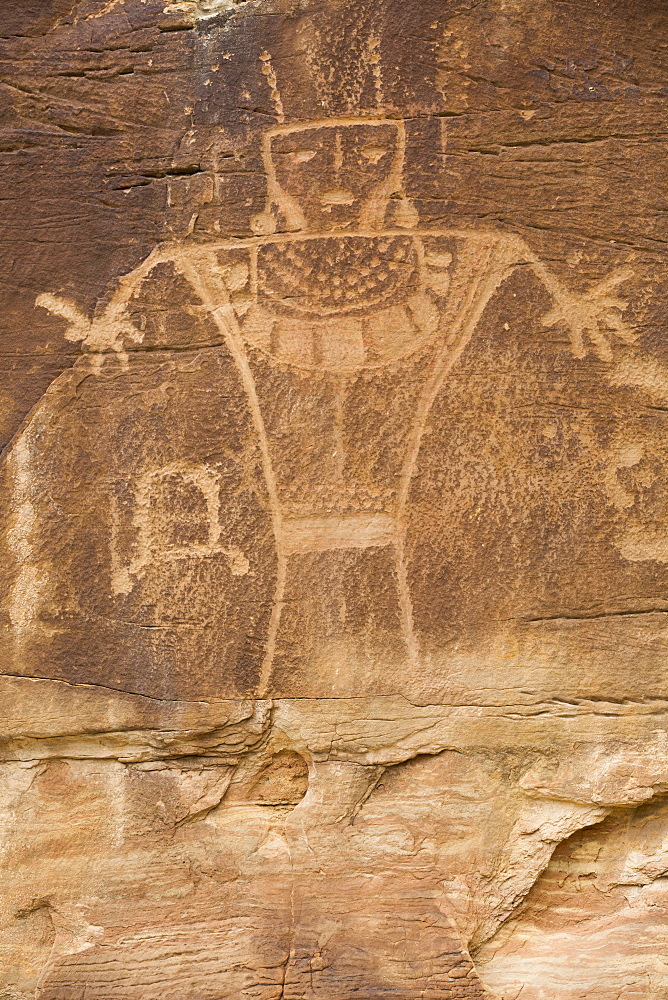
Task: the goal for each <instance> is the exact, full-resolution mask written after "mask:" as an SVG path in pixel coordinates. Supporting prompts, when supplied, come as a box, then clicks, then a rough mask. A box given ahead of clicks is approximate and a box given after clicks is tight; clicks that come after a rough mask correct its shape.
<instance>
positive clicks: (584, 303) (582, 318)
mask: <svg viewBox="0 0 668 1000" xmlns="http://www.w3.org/2000/svg"><path fill="white" fill-rule="evenodd" d="M509 252H510V262H511V264H510V266H511V267H512V266H518V265H520V264H528V265H529V266H530V267H531V269H532V270H533V271H534V273H535V274H536V275H537V277H538V278H539V279H540V281H541V282H542V283H543V285H544V286H545V288H546V289H547V291H548V292H549V293H550V295H551V297H552V300H553V307H552V309H550V310H548V312H547V313H545V315H544V316H543V317H542V322H543V325H544V326H555V325H557V324H563V325H565V326H566V327H567V329H568V332H569V337H570V342H571V350H572V352H573V356H574V357H576V358H584V357H586V356H587V355H588V354H590V353H593V354H594V355H595V356H596V357H597V358H599V359H600V360H601V361H607V362H610V361H612V360H613V352H612V346H613V343H614V342H615V340H618V341H621V342H622V343H623V344H626V345H631V344H633V343H634V342H635V339H636V335H635V332H634V330H633V329H632V328H631V326H630V325H629V324H628V323H627V322H626V321H625V320H624V312H625V310H626V309H627V308H628V301H627V300H626V299H624V298H622V297H621V296H620V295H618V294H617V290H618V288H619V286H620V285H622V284H624V282H626V281H628V280H629V279H630V278H631V277H633V271H632V270H631V268H630V267H627V266H624V267H618V268H615V269H614V270H613V271H611V272H610V274H608V275H606V277H604V278H602V279H601V280H600V281H595V282H592V283H591V284H590V285H589V287H588V288H587V290H586V291H585V292H584V293H582V292H577V291H571V290H570V289H569V288H566V287H565V286H564V285H563V284H562V282H561V281H559V279H558V278H557V277H556V276H555V275H554V273H553V272H552V271H551V270H550V269H549V267H548V266H547V265H546V264H545V263H544V262H543V261H542V260H540V258H539V257H538V256H537V255H536V254H535V253H534V252H533V251H532V250H531V249H530V248H529V247H528V246H527V245H526V244H525V243H524V242H523V241H522V240H521V239H519V238H514V239H513V240H512V241H510V242H509Z"/></svg>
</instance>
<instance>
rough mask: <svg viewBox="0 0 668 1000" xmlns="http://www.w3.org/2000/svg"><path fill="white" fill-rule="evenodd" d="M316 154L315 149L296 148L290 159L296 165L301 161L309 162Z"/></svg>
mask: <svg viewBox="0 0 668 1000" xmlns="http://www.w3.org/2000/svg"><path fill="white" fill-rule="evenodd" d="M314 156H315V149H296V150H295V151H294V153H293V154H292V156H291V157H290V159H291V160H292V163H293V164H294V165H295V166H298V165H299V164H300V163H308V162H309V160H312V159H313V157H314Z"/></svg>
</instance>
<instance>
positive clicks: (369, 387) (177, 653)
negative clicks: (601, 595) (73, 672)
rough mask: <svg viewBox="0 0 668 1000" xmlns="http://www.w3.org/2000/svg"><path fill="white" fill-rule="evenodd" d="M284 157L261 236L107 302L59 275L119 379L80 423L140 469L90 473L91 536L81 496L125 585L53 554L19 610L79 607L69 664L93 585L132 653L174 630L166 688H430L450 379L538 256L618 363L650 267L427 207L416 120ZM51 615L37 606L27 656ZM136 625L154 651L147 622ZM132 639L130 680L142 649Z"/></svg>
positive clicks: (97, 443) (310, 141) (209, 246)
mask: <svg viewBox="0 0 668 1000" xmlns="http://www.w3.org/2000/svg"><path fill="white" fill-rule="evenodd" d="M262 156H263V162H264V168H265V172H266V178H267V204H266V208H265V210H264V212H262V213H261V214H260V215H259V216H256V217H255V218H254V220H253V228H254V230H255V232H256V235H255V236H253V237H251V238H248V239H233V240H226V241H218V242H213V241H210V242H207V243H201V242H200V243H194V242H193V243H188V242H184V243H177V244H168V245H163V246H160V247H158V248H157V249H156V250H155V251H154V252H153V253H152V254H151V255H150V256H149V257H148V258H147V260H145V261H144V262H143V263H142V264H140V265H139V266H138V267H137V268H136V269H135V270H134V271H133V272H132V273H130V274H128V275H126V276H125V277H124V278H122V279H121V281H120V283H119V285H118V288H117V290H116V291H115V292H114V293H113V295H112V297H111V298H110V300H109V301H108V303H107V304H106V306H105V307H104V308H102V309H101V310H100V311H99V313H98V315H97V316H96V317H95V318H94V319H93V320H92V322H88V321H87V320H85V319H84V318H83V317H81V316H80V315H79V314H78V313H77V311H76V309H75V307H74V306H73V305H71V304H68V303H66V302H64V301H63V300H61V299H58V298H56V297H54V296H52V295H50V294H44V295H42V296H40V297H39V299H38V305H39V306H42V307H44V308H47V309H50V310H51V311H52V312H55V313H57V314H60V315H62V316H63V317H64V318H65V319H67V320H68V321H69V323H70V326H69V333H68V336H70V337H72V338H74V339H77V338H78V339H82V340H83V341H84V345H85V347H86V348H87V349H88V352H89V353H88V355H87V357H86V359H85V360H84V361H83V362H82V363H81V364H82V365H83V366H84V367H85V369H86V373H87V375H86V377H88V375H90V378H91V379H92V380H93V381H92V384H95V383H99V385H100V387H101V386H102V385H106V386H107V388H106V389H105V393H106V395H105V399H106V400H107V404H106V405H107V411H106V413H105V418H104V421H103V422H102V425H101V427H100V431H99V432H94V431H93V430H92V428H91V425H90V424H89V425H88V429H87V430H86V432H81V431H80V429H79V430H76V431H73V433H77V434H79V435H80V438H81V439H82V440H83V442H92V446H93V450H94V451H95V450H96V449H101V451H100V455H103V454H106V455H109V454H110V453H112V454H113V455H114V456H115V457H117V458H118V462H119V468H118V476H117V477H116V480H115V482H114V476H109V475H108V474H106V475H105V474H103V473H102V471H101V467H100V466H99V465H98V464H97V462H96V461H95V460H94V459H93V460H92V466H91V469H92V470H95V469H100V473H101V478H100V479H99V481H98V480H97V479H96V474H95V472H94V471H90V470H89V471H88V472H86V473H85V474H84V473H82V489H86V490H88V491H89V495H90V496H91V497H95V499H94V500H92V501H91V514H94V516H95V517H96V518H98V517H100V514H101V511H103V510H104V511H106V528H104V529H100V528H99V527H98V528H95V529H94V528H92V527H91V530H90V534H89V538H88V541H86V540H85V530H84V525H85V523H86V519H85V518H82V516H81V512H78V513H77V515H76V518H75V521H76V525H77V542H76V544H73V545H72V547H71V549H72V551H73V552H74V551H79V552H81V551H85V552H87V557H86V558H87V559H88V560H89V565H91V563H90V558H91V546H92V547H93V548H94V549H95V550H96V555H95V557H94V558H93V560H92V565H94V566H96V567H100V566H103V567H105V568H104V569H103V571H102V573H101V574H100V573H99V572H98V573H97V575H98V576H101V578H102V579H103V580H105V581H106V582H107V586H106V593H104V594H103V593H102V591H101V587H100V583H99V582H96V583H95V584H94V585H93V586H92V587H91V586H90V585H89V584H88V583H86V584H85V585H84V586H83V591H82V592H81V593H77V590H78V587H79V586H80V583H81V581H83V580H84V579H85V576H86V574H85V573H82V572H81V571H80V570H79V571H76V572H75V571H74V569H73V567H72V566H71V565H69V564H68V563H67V562H65V564H62V563H61V564H58V563H57V561H54V562H52V564H51V568H50V569H49V571H48V573H47V572H45V571H44V570H40V571H39V572H37V573H35V574H33V575H32V577H30V579H31V580H32V586H33V592H32V597H30V598H29V599H28V600H27V602H26V600H24V602H23V607H24V610H23V611H21V612H20V613H18V612H17V613H18V614H19V617H20V616H21V614H23V615H24V617H25V605H26V603H27V604H28V605H29V606H31V607H33V609H34V611H35V613H37V614H38V615H39V614H41V613H43V612H44V607H45V606H46V605H50V607H51V611H50V612H48V613H47V617H49V614H51V615H54V616H55V619H58V621H57V622H56V621H54V622H52V623H51V625H50V626H49V627H48V628H47V632H49V631H50V632H51V639H52V641H53V642H55V643H56V644H58V643H59V642H60V643H63V642H64V646H63V653H62V655H63V656H67V657H69V658H70V660H71V654H70V653H66V652H65V650H66V649H67V642H66V641H65V640H64V639H63V636H64V635H66V634H67V631H68V628H69V627H70V625H69V624H68V625H66V624H65V623H64V622H63V621H62V616H63V614H65V616H66V617H67V616H70V624H71V625H72V627H74V628H75V630H76V628H77V627H80V626H76V625H75V623H74V621H73V620H72V619H73V618H76V619H77V620H78V621H79V622H80V620H81V615H82V612H83V616H84V617H85V615H86V605H88V608H89V612H90V613H92V615H93V618H97V619H99V620H100V621H101V622H103V625H102V626H101V627H102V628H103V630H104V631H105V634H106V646H107V648H108V649H109V650H113V649H114V643H115V642H116V641H118V639H119V634H122V633H123V632H124V631H125V632H127V631H128V629H129V630H130V633H131V632H132V626H133V625H134V626H136V627H137V629H139V630H142V631H141V632H140V637H141V643H144V644H145V643H146V641H147V640H146V637H145V632H146V629H147V628H148V629H151V630H153V634H152V635H151V636H150V642H149V648H148V649H147V648H145V650H144V654H145V658H146V659H145V662H146V660H148V662H150V663H151V664H153V666H152V667H151V669H150V670H149V671H148V673H149V675H150V677H151V678H153V680H151V681H147V683H146V688H147V690H148V689H150V686H151V684H152V683H155V678H156V677H157V676H160V677H162V678H163V680H162V681H161V682H160V683H159V685H158V687H159V689H160V690H163V689H165V688H166V689H168V690H173V691H175V692H179V693H183V694H185V693H188V694H192V695H194V696H197V695H198V694H199V693H202V694H210V693H212V691H216V692H219V693H229V692H230V691H232V692H239V691H246V692H250V691H254V692H255V693H257V694H261V695H266V694H268V693H270V692H276V693H279V694H281V693H282V694H300V693H305V694H310V695H321V696H326V695H328V694H338V695H340V694H346V693H348V694H350V693H362V692H365V693H369V694H376V693H394V692H396V691H397V690H399V691H401V692H404V693H408V692H410V691H414V690H415V689H416V685H418V686H419V678H420V675H421V649H420V637H419V635H418V632H417V630H416V627H415V615H414V606H413V605H414V601H413V597H412V592H411V580H410V578H409V576H410V574H409V571H408V563H407V549H406V544H407V543H406V537H407V536H406V533H407V528H408V525H409V521H410V516H409V515H410V511H409V509H408V507H409V500H410V496H411V490H412V487H413V480H414V476H415V472H416V467H417V463H418V460H419V455H420V451H421V446H422V443H423V438H424V435H425V433H427V432H428V431H429V426H430V419H431V416H430V415H431V410H432V406H433V403H434V401H435V400H436V399H437V397H438V396H439V393H441V391H442V389H443V387H444V385H446V383H447V380H448V378H449V376H450V375H451V373H452V372H453V371H455V370H456V366H457V364H458V362H459V360H460V358H461V357H462V354H463V352H464V351H465V350H466V348H467V346H468V345H469V343H470V342H471V340H472V338H474V337H475V333H476V328H477V326H478V324H479V321H480V320H481V317H482V316H483V314H484V312H485V309H486V307H487V305H488V303H489V302H490V300H491V299H492V297H493V296H494V295H495V293H496V292H497V290H498V289H499V288H500V287H501V286H502V285H503V284H504V283H505V282H507V281H508V280H509V278H510V277H511V275H512V274H513V272H514V271H515V270H516V269H518V268H520V267H523V268H524V269H526V268H527V267H528V268H529V269H530V270H531V271H532V272H533V273H534V274H535V276H536V277H537V278H538V279H539V281H540V283H541V284H542V286H543V287H544V290H545V291H546V292H547V294H548V295H549V297H550V299H551V306H550V311H549V313H548V314H547V316H545V310H544V311H543V316H544V321H545V322H547V323H555V322H559V321H563V322H564V323H565V324H566V325H567V327H568V329H569V331H570V336H571V348H572V354H573V355H574V356H575V357H576V358H581V357H583V356H584V355H585V353H587V352H588V351H589V350H590V349H593V351H594V352H595V354H597V355H598V356H599V358H601V359H603V360H606V359H609V358H610V357H611V347H610V339H611V338H610V336H609V335H610V334H611V333H614V334H616V335H618V336H620V337H621V338H622V339H624V340H628V339H629V336H630V335H629V333H628V331H627V330H626V328H625V326H624V324H623V322H622V320H621V309H622V307H623V305H624V303H623V302H622V301H621V300H619V299H617V298H615V297H614V294H613V292H614V286H615V285H616V284H617V283H618V282H620V281H621V280H623V279H624V278H625V277H627V276H628V274H627V272H624V271H622V272H618V273H616V274H615V275H613V276H612V277H611V278H610V279H608V280H606V281H604V282H602V283H601V284H600V285H599V286H596V287H595V288H594V289H592V290H591V292H590V294H589V296H588V297H582V296H578V295H574V294H571V293H569V292H568V291H567V290H565V289H564V288H563V287H562V286H561V285H560V283H559V282H558V281H557V280H556V279H555V278H554V277H553V275H552V274H551V273H550V272H549V270H548V269H547V268H546V267H545V266H544V265H543V264H542V263H541V262H540V261H539V260H538V259H537V258H536V257H535V256H534V255H533V254H532V252H531V251H530V250H529V249H528V248H527V246H526V245H525V244H523V243H522V242H521V241H520V240H518V239H516V238H514V237H512V236H508V235H505V234H500V233H496V232H489V231H482V232H478V231H473V230H469V229H466V230H461V231H460V230H455V229H435V228H429V229H421V228H420V226H419V220H418V218H417V214H416V212H415V209H414V208H413V206H412V204H411V203H410V201H409V200H408V198H407V195H406V178H405V172H406V169H407V167H406V133H405V126H404V122H403V121H402V120H401V119H392V118H386V117H379V116H378V115H360V114H356V115H354V116H347V117H335V118H329V119H322V120H315V121H310V122H299V123H296V124H285V123H284V122H279V124H277V125H276V126H274V127H272V128H270V129H269V130H268V131H266V132H265V134H264V136H263V140H262ZM170 310H171V316H172V318H171V320H170V319H169V316H170ZM179 316H180V317H181V319H180V320H179ZM179 322H181V325H182V327H184V328H185V326H189V327H190V330H191V332H190V333H183V334H182V336H184V337H185V338H186V339H185V340H183V342H182V343H181V344H177V345H176V346H178V347H179V350H181V351H182V350H183V348H185V347H188V348H191V349H192V350H193V351H195V352H199V355H198V357H199V360H198V361H195V360H193V359H191V361H190V362H189V363H188V364H185V361H184V359H185V358H186V357H187V355H183V354H180V353H175V354H172V355H168V354H167V353H165V354H164V355H162V356H161V355H160V354H159V353H158V354H156V353H154V352H155V351H156V350H157V349H158V348H159V347H160V336H162V337H163V347H164V350H165V352H167V351H168V349H169V348H170V347H172V348H173V347H174V346H175V344H174V339H173V338H172V340H171V342H170V341H169V339H167V340H165V337H166V336H167V335H166V333H165V331H166V330H167V329H168V327H169V324H170V323H171V325H172V328H174V327H175V326H178V324H179ZM156 324H161V330H162V334H160V333H156V332H155V331H156V329H157V327H156ZM152 337H153V341H151V338H152ZM188 337H190V341H188V339H187V338H188ZM149 347H151V348H153V351H147V350H146V348H149ZM158 358H160V360H161V366H160V368H159V370H158V369H156V367H155V365H156V361H157V360H158ZM221 358H224V361H221ZM146 364H149V365H152V366H153V367H152V368H151V373H150V375H149V374H148V372H147V369H146V367H145V366H146ZM221 364H222V365H223V367H224V369H225V371H224V374H223V375H221ZM138 365H139V368H138ZM214 368H215V371H216V373H217V374H216V375H215V377H214V375H213V374H212V371H213V369H214ZM139 369H141V375H140V374H139ZM205 369H206V373H205ZM81 370H82V371H83V369H81ZM179 370H180V371H181V372H182V377H181V380H180V381H178V379H176V374H175V373H176V372H177V371H179ZM77 371H78V370H77ZM167 371H169V375H168V377H166V372H167ZM112 373H113V375H112ZM119 377H120V381H121V383H122V382H123V381H124V380H128V379H133V378H140V379H141V380H145V379H147V378H148V379H149V381H150V382H151V389H150V391H149V390H147V389H146V388H144V389H142V400H143V404H142V405H148V402H147V401H148V399H149V398H152V400H153V401H152V403H151V405H150V406H149V407H148V408H149V410H150V411H151V414H152V415H151V416H148V414H146V415H145V416H144V417H142V415H141V413H138V412H137V411H135V412H134V415H133V414H132V413H131V412H130V410H129V409H128V406H127V400H126V401H125V402H123V401H120V400H119V404H118V405H119V407H120V410H119V412H118V414H115V408H114V405H109V404H110V401H111V399H112V396H113V394H114V390H113V388H112V387H113V386H114V385H116V386H118V384H119V383H118V381H116V380H117V379H118V378H119ZM68 378H71V376H68ZM165 378H166V380H167V382H169V384H170V388H168V387H167V384H166V382H165ZM221 378H222V379H223V383H224V384H223V383H220V381H219V380H220V379H221ZM109 379H111V383H110V384H109V385H107V380H109ZM202 380H203V381H204V383H205V384H206V386H207V388H206V391H202V389H201V384H200V383H201V382H202ZM217 381H218V387H217V388H216V384H217ZM232 385H233V386H234V388H233V389H231V388H230V386H232ZM160 386H162V388H161V387H160ZM87 388H88V389H89V391H90V384H89V385H88V386H87ZM78 395H79V394H78ZM231 400H232V401H233V402H232V403H231V402H230V401H231ZM120 411H122V413H121V412H120ZM35 419H36V421H38V420H39V417H36V418H35ZM156 421H157V422H156ZM172 421H173V422H174V424H175V428H176V429H175V431H174V433H172V432H171V431H170V430H169V427H170V426H171V422H172ZM58 433H59V434H61V435H62V434H63V433H64V431H63V428H62V426H60V425H59V431H58ZM100 434H101V435H102V436H101V437H100ZM93 438H94V439H95V440H94V441H93ZM41 439H42V440H44V432H41ZM214 441H215V446H214V445H213V442H214ZM79 447H80V448H81V447H84V450H85V446H84V445H81V444H80V445H79ZM207 456H208V457H207ZM114 460H115V459H111V460H110V461H111V463H112V465H113V461H114ZM26 461H27V460H26ZM464 471H465V470H462V473H463V474H464ZM20 477H21V471H20V470H19V472H18V474H17V482H18V481H19V480H20ZM21 488H23V487H21V486H20V485H19V487H18V489H19V490H20V489H21ZM56 492H57V491H56ZM67 523H68V522H67V517H66V518H65V524H64V525H61V533H62V532H63V531H65V532H66V526H67ZM442 530H443V531H445V532H447V531H448V526H447V525H444V526H443V529H442ZM100 545H101V546H102V548H100ZM103 549H105V550H106V554H105V553H104V551H103ZM29 564H30V558H28V559H27V560H25V561H24V568H23V573H24V580H23V581H22V580H19V582H18V584H16V586H15V593H17V594H18V593H19V592H21V593H22V592H23V591H22V590H21V588H23V590H25V587H26V583H25V580H27V577H26V576H25V574H26V573H27V572H28V570H27V569H26V566H28V567H29ZM68 577H69V579H68ZM102 589H103V588H102ZM91 591H92V592H94V593H93V594H92V593H91ZM56 594H59V595H60V597H54V595H56ZM91 601H92V604H94V605H95V607H94V608H93V607H92V606H91ZM31 602H32V604H31ZM45 602H46V605H45ZM57 603H59V605H60V606H59V610H55V609H54V604H57ZM40 606H41V611H40ZM114 622H117V623H118V626H117V628H118V629H120V633H118V634H110V632H109V629H110V628H111V630H112V633H113V632H114ZM441 624H442V625H443V626H444V627H445V628H446V630H447V624H448V623H447V622H442V623H441ZM26 628H27V629H28V633H29V631H30V623H26V622H24V621H23V619H22V620H21V623H19V633H20V637H21V641H20V642H19V644H18V646H19V647H20V648H21V650H22V654H21V655H24V654H25V642H24V638H25V636H26V634H27V633H26V632H25V630H26ZM21 629H23V632H21ZM77 641H78V640H77ZM120 641H121V646H122V647H124V648H125V649H127V650H128V654H129V656H130V659H131V660H132V658H133V656H134V651H136V648H137V647H136V645H135V643H134V642H133V641H132V639H131V638H130V634H127V635H122V638H121V640H120ZM109 655H113V656H114V660H115V663H116V666H115V669H116V670H117V671H119V678H120V677H122V676H124V675H125V671H126V670H127V669H128V667H127V665H124V663H123V658H124V657H123V654H121V655H120V658H119V657H118V656H116V655H114V654H112V653H107V654H106V655H105V657H104V659H106V656H109ZM58 660H59V657H58V656H57V657H55V661H56V662H58ZM94 660H95V657H93V661H94ZM179 663H183V666H182V667H181V666H177V664H179ZM88 664H89V665H88V671H89V673H88V675H87V676H89V677H91V676H94V675H95V674H96V669H95V668H94V667H92V666H91V664H90V661H88ZM97 669H100V668H99V667H98V668H97ZM91 671H92V674H91ZM184 671H185V673H186V676H187V680H186V679H183V678H182V676H181V675H182V674H183V672H184ZM131 672H132V673H133V675H135V676H136V673H135V668H132V670H131ZM84 675H85V671H84ZM165 678H171V680H169V679H165ZM119 683H120V680H119ZM139 684H140V686H142V682H141V681H139Z"/></svg>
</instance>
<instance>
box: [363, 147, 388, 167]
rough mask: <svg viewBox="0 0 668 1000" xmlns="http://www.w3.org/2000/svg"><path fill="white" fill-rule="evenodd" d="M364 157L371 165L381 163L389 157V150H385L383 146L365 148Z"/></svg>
mask: <svg viewBox="0 0 668 1000" xmlns="http://www.w3.org/2000/svg"><path fill="white" fill-rule="evenodd" d="M362 155H363V156H364V157H365V158H366V159H367V160H368V161H369V163H380V161H381V160H382V158H383V157H384V156H386V155H387V150H386V149H383V147H382V146H365V147H364V149H363V150H362Z"/></svg>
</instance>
